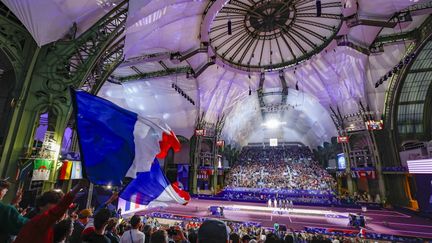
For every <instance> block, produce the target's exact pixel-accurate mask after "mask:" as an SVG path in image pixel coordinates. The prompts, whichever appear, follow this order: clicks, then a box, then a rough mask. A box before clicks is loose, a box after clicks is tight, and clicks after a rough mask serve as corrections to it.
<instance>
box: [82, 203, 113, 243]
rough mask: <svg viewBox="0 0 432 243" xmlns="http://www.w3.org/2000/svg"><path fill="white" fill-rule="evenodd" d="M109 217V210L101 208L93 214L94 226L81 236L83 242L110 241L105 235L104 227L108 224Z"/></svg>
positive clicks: (108, 242)
mask: <svg viewBox="0 0 432 243" xmlns="http://www.w3.org/2000/svg"><path fill="white" fill-rule="evenodd" d="M110 217H111V211H110V210H108V209H106V208H103V209H101V210H99V211H98V212H97V213H96V214H95V216H94V222H93V223H94V227H91V228H90V231H89V232H87V233H86V234H84V232H83V235H82V236H81V237H82V241H83V242H92V243H111V240H110V239H109V238H108V237H107V236H105V229H106V227H107V226H108V221H109V219H110Z"/></svg>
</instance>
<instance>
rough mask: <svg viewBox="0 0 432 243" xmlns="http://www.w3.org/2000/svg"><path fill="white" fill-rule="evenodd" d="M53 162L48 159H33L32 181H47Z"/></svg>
mask: <svg viewBox="0 0 432 243" xmlns="http://www.w3.org/2000/svg"><path fill="white" fill-rule="evenodd" d="M52 165H53V161H52V160H49V159H35V161H34V167H33V177H32V181H47V180H49V175H50V172H51V169H52Z"/></svg>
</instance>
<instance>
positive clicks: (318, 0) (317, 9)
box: [316, 0, 321, 17]
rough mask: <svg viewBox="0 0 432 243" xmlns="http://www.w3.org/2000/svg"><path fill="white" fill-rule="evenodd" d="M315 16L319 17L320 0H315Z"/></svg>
mask: <svg viewBox="0 0 432 243" xmlns="http://www.w3.org/2000/svg"><path fill="white" fill-rule="evenodd" d="M316 11H317V12H316V16H317V17H321V0H316Z"/></svg>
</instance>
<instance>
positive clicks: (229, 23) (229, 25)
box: [228, 19, 232, 35]
mask: <svg viewBox="0 0 432 243" xmlns="http://www.w3.org/2000/svg"><path fill="white" fill-rule="evenodd" d="M231 34H232V29H231V19H229V20H228V35H231Z"/></svg>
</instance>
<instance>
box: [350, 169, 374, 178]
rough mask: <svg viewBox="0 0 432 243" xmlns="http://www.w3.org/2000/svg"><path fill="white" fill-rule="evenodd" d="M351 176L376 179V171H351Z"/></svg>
mask: <svg viewBox="0 0 432 243" xmlns="http://www.w3.org/2000/svg"><path fill="white" fill-rule="evenodd" d="M351 176H352V177H353V178H368V179H376V173H375V171H365V170H358V171H351Z"/></svg>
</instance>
